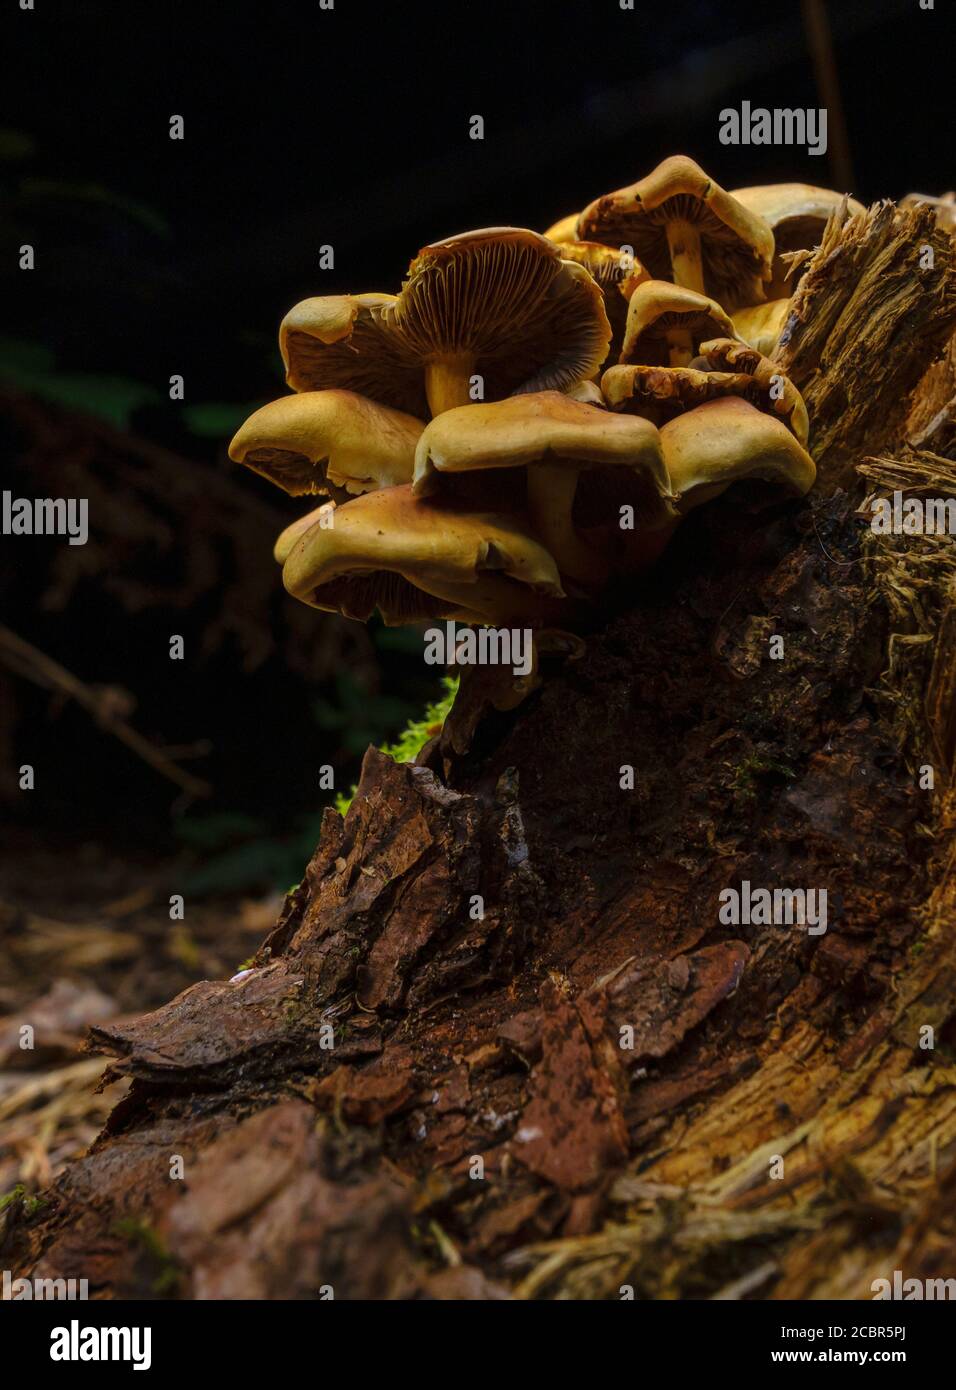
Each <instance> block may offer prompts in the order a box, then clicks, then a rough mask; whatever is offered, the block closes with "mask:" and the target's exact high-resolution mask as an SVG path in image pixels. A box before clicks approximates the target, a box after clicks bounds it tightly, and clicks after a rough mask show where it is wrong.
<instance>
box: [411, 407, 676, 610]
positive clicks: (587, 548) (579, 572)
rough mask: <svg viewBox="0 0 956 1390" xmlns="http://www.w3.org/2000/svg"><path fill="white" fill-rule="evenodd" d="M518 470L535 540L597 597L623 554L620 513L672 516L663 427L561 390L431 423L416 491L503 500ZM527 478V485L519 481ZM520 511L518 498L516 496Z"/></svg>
mask: <svg viewBox="0 0 956 1390" xmlns="http://www.w3.org/2000/svg"><path fill="white" fill-rule="evenodd" d="M503 469H505V470H509V471H508V472H507V473H506V474H504V475H503V476H504V479H505V481H506V482H510V481H512V480H513V478H514V470H525V472H524V475H523V476H524V484H525V486H524V492H523V494H522V495H521V496H520V497H519V498H518V501H517V504H518V505H520V506H522V507H523V506H525V505H526V506H527V509H528V516H529V520H530V523H531V526H532V527H533V529H534V533H535V535H537V537H538V538H539V539H540V540H541V541H542V543H543V544H544V545H545V546H546V547H547V549H548V550H549V551H550V553H551V554H552V555H553V556H554V559H555V561H556V562H557V566H558V569H559V571H560V573H561V575H562V576H565V577H567V578H568V579H571V580H573V581H574V582H575V583H576V584H577V585H580V586H583V587H584V588H585V589H587V590H589V591H591V590H593V589H594V588H595V587H599V586H600V585H601V584H603V583H604V582H605V581H606V580H607V578H608V575H609V573H610V572H611V570H612V569H614V568H615V567H616V565H617V561H618V558H619V557H618V555H617V553H616V552H617V551H619V550H620V549H622V545H621V544H620V542H621V539H622V538H621V529H620V526H619V521H620V509H621V507H622V506H623V505H625V504H628V505H630V506H631V507H633V508H634V512H635V515H639V516H640V518H641V524H642V526H644V527H645V528H646V527H652V526H656V525H658V524H659V523H660V522H661V521H662V520H663V519H664V518H665V517H667V518H670V517H672V516H673V508H672V507H671V505H670V500H669V495H668V481H667V474H666V470H665V468H664V461H663V458H662V455H661V448H660V439H659V436H658V432H657V430H656V428H655V427H654V426H653V425H652V424H650V423H649V422H648V421H647V420H642V419H640V418H638V417H637V416H633V415H612V414H610V413H609V412H608V411H606V410H603V409H596V408H595V407H594V406H593V405H587V404H585V403H583V402H581V401H575V400H572V399H570V398H569V397H568V396H566V395H561V394H559V393H558V392H555V391H542V392H537V393H536V394H534V395H530V396H514V397H512V398H511V399H510V400H505V401H497V402H493V403H489V404H484V405H470V406H461V407H459V408H458V409H456V410H448V411H446V412H445V413H444V414H442V415H439V416H438V417H437V418H436V419H434V420H432V422H431V424H430V425H428V427H427V428H426V430H425V432H424V433H423V434H422V437H421V439H420V440H419V443H418V449H417V451H416V456H415V482H414V490H415V492H416V494H418V495H426V494H431V493H433V492H434V491H435V490H436V489H440V490H441V491H440V495H444V496H447V495H449V493H450V494H451V495H456V494H458V493H459V492H460V486H459V485H460V483H461V482H462V481H463V480H471V481H472V483H473V484H474V486H473V488H472V490H471V492H470V494H469V495H470V496H471V497H472V498H474V497H476V496H489V495H495V494H497V495H498V496H500V497H505V496H508V495H509V493H508V492H507V490H506V489H505V488H502V487H501V486H500V485H499V484H498V483H497V480H496V478H493V477H491V476H488V475H492V474H495V475H498V476H500V470H503ZM520 480H521V479H520V477H519V478H518V481H519V482H520ZM510 496H511V498H512V502H513V503H514V500H515V499H514V494H513V490H512V492H511V493H510Z"/></svg>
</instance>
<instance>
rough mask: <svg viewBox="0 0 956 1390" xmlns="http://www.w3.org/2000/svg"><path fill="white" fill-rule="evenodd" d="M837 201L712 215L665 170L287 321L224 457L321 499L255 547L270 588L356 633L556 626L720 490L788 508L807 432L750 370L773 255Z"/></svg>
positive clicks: (739, 196)
mask: <svg viewBox="0 0 956 1390" xmlns="http://www.w3.org/2000/svg"><path fill="white" fill-rule="evenodd" d="M841 201H842V200H841V197H840V195H838V194H836V193H831V192H829V191H828V190H825V189H815V188H810V187H808V186H805V185H799V184H784V185H774V186H770V187H765V188H747V189H739V190H737V192H736V193H728V192H726V191H725V190H724V189H722V188H721V187H720V186H719V185H718V184H716V183H715V182H714V181H713V180H712V179H711V178H709V177H708V176H707V175H706V174H705V173H704V171H703V170H702V169H701V168H700V167H699V166H698V165H697V164H695V163H694V161H693V160H690V159H687V158H685V157H683V156H677V157H674V158H672V159H667V160H665V161H664V162H663V163H662V164H660V165H659V166H658V168H657V169H655V170H654V171H653V173H651V174H649V175H648V176H647V177H646V178H644V179H642V180H640V181H639V182H638V183H635V184H632V185H631V186H629V187H628V188H622V189H620V190H618V191H617V192H614V193H609V194H606V195H605V196H603V197H601V198H598V199H597V200H596V201H595V202H593V203H591V204H590V205H589V206H588V207H586V208H585V209H584V211H583V212H581V213H579V214H574V215H572V216H570V217H566V218H563V219H562V220H561V222H559V223H557V224H555V226H553V227H552V228H550V229H549V230H548V231H547V232H546V233H544V234H539V233H537V232H533V231H529V230H526V229H522V228H515V227H491V228H484V229H482V230H479V231H472V232H466V233H464V234H462V235H460V236H455V237H450V238H448V239H447V240H444V241H439V242H435V243H434V244H433V245H430V246H426V247H424V248H423V249H422V250H421V251H419V253H418V255H417V256H416V257H415V259H414V260H413V261H412V262H411V265H410V266H409V269H408V274H407V277H406V279H405V282H404V284H403V285H402V287H401V289H400V290H399V293H398V294H397V295H391V294H379V293H374V294H354V295H353V294H349V295H329V296H321V297H318V298H313V299H306V300H304V301H303V302H302V303H300V304H297V305H296V306H295V307H294V308H293V309H291V310H290V311H289V313H288V314H287V315H286V316H285V318H284V320H283V321H282V325H281V328H280V333H279V343H280V348H281V352H282V358H283V362H284V364H285V369H286V381H287V383H288V385H289V386H290V387H291V388H292V390H293V393H294V394H292V395H287V396H284V397H283V398H282V399H280V400H277V401H273V402H272V403H271V404H269V405H267V406H264V407H263V408H262V409H261V410H258V411H257V412H256V413H255V414H254V415H252V416H251V417H250V419H249V420H247V421H246V423H245V424H244V425H243V426H242V428H241V429H240V430H239V432H238V434H237V435H236V436H235V438H234V439H233V441H232V444H231V446H230V451H229V452H230V456H231V457H232V458H233V459H234V460H236V461H237V462H239V463H242V464H244V465H245V466H246V467H248V468H251V469H254V470H255V471H256V472H258V473H260V474H262V475H263V476H265V477H267V478H269V479H270V480H272V481H273V482H275V483H276V484H278V485H279V486H280V487H282V488H283V489H284V490H285V491H286V492H288V493H290V494H292V495H293V496H312V497H316V498H319V499H322V501H321V504H320V505H319V506H318V507H317V508H316V510H314V511H310V512H309V513H308V514H307V515H305V516H303V517H302V518H301V519H300V520H298V521H296V522H295V523H294V524H293V525H292V526H290V527H288V528H287V529H286V530H285V531H284V532H283V533H282V535H281V536H280V537H279V540H278V542H277V544H276V547H275V555H276V559H277V560H278V561H279V563H280V564H281V565H282V573H283V581H284V583H285V586H286V588H287V589H288V590H289V592H290V593H291V594H293V595H294V596H295V597H296V598H299V599H301V600H302V601H303V602H305V603H307V604H311V605H312V606H313V607H316V608H320V609H324V610H328V611H334V612H339V613H342V614H344V615H346V616H348V617H352V618H357V619H359V620H362V621H364V620H366V619H368V618H369V617H370V615H371V614H372V613H373V612H374V611H375V610H376V609H377V610H378V612H379V613H380V614H381V616H382V618H383V620H384V621H385V622H386V623H388V624H401V623H416V622H421V621H425V620H434V619H456V620H458V621H461V622H465V623H471V624H485V625H494V626H505V625H509V624H521V625H522V626H530V627H533V628H538V629H540V628H554V627H558V628H569V627H573V626H574V624H575V622H576V620H577V619H578V617H579V616H580V615H581V614H583V613H585V612H587V611H588V610H589V609H591V608H593V606H594V605H595V604H596V603H598V602H599V601H600V598H601V595H602V594H604V593H606V592H607V590H608V587H609V586H610V585H611V584H613V582H614V581H615V580H616V579H620V578H622V577H624V576H628V575H634V574H639V573H640V572H642V571H643V570H644V569H646V568H647V567H648V566H649V565H651V564H653V562H654V561H655V560H656V559H657V557H658V556H659V555H660V553H661V551H662V550H663V548H664V546H665V545H666V544H667V542H668V540H669V538H670V537H671V535H672V534H673V532H674V530H675V529H676V528H677V526H678V525H679V524H680V521H681V519H682V518H683V517H684V516H685V515H686V514H687V512H688V511H690V510H691V509H692V508H694V507H696V506H699V505H700V504H701V503H703V502H706V501H708V500H709V499H711V498H713V497H715V496H716V495H718V494H719V493H721V492H723V491H724V490H725V489H726V488H728V487H729V486H730V485H731V484H732V483H734V482H737V481H739V480H744V479H751V478H760V479H765V480H768V481H770V482H772V483H775V484H778V485H779V486H781V487H783V488H785V489H788V490H789V491H791V492H793V493H796V494H802V493H805V492H806V491H807V490H808V489H809V488H810V487H811V486H812V484H813V481H814V476H815V468H814V464H813V460H812V459H811V457H810V455H809V454H808V452H807V434H808V424H807V413H806V409H805V407H804V404H803V401H802V399H801V397H800V394H799V392H798V391H797V390H796V388H795V387H794V386H793V384H792V383H791V382H790V381H788V380H787V379H786V377H785V376H783V374H782V373H781V372H780V371H779V369H778V368H777V367H776V366H775V365H774V363H773V362H772V360H771V353H772V351H773V348H774V345H775V343H776V341H777V339H778V337H779V335H780V332H781V330H782V328H783V326H784V324H785V322H786V317H787V312H788V305H789V299H788V298H787V295H788V284H787V278H786V277H787V274H788V265H789V263H788V261H787V259H786V257H787V253H788V252H792V251H794V250H798V249H800V248H801V247H809V246H812V245H813V244H814V243H815V241H818V240H819V238H820V234H821V233H822V229H823V227H824V226H825V224H826V221H827V218H828V217H829V215H830V213H831V212H832V211H833V210H834V209H835V208H836V207H838V206H839V205H840V203H841Z"/></svg>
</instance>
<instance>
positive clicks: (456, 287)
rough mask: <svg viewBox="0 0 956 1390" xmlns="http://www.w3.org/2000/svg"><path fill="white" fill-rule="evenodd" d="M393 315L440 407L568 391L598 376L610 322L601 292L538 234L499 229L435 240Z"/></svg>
mask: <svg viewBox="0 0 956 1390" xmlns="http://www.w3.org/2000/svg"><path fill="white" fill-rule="evenodd" d="M386 315H387V321H388V324H389V327H390V329H391V331H392V332H394V333H395V334H396V336H397V337H399V338H400V339H401V341H402V344H403V347H404V348H405V349H406V350H408V351H410V352H412V353H414V354H415V355H417V357H418V358H419V360H420V361H421V362H422V364H423V367H424V373H425V391H426V394H427V396H428V403H429V406H430V408H431V412H432V414H433V415H439V414H440V413H441V412H442V411H444V410H450V409H453V408H454V407H455V406H460V405H467V404H468V403H469V402H470V401H473V400H474V399H475V397H474V394H473V393H472V389H471V381H472V377H473V376H479V377H480V378H481V380H482V383H483V396H482V399H484V400H489V399H490V400H499V399H501V398H502V397H503V396H508V395H518V394H524V393H526V392H532V391H544V390H549V389H551V390H561V389H562V388H563V387H566V386H572V385H574V383H575V382H577V381H581V380H583V379H584V378H586V377H589V376H591V375H593V373H594V372H595V371H596V370H597V368H598V367H599V366H600V365H601V363H602V362H603V361H604V359H605V357H606V356H607V350H608V344H609V342H610V337H611V330H610V325H609V324H608V321H607V314H606V313H605V310H604V301H603V296H602V295H601V291H600V289H599V287H598V286H597V284H596V283H595V281H594V280H593V279H592V277H591V275H590V274H589V273H588V271H587V270H586V269H585V267H584V266H583V265H579V264H578V263H577V262H574V261H566V260H563V259H562V257H561V253H560V249H559V248H558V247H556V246H554V245H553V244H552V243H551V242H550V241H547V240H546V239H545V238H544V237H542V236H539V235H538V233H537V232H530V231H527V230H524V229H522V228H517V227H490V228H486V229H484V230H482V231H477V232H465V233H463V234H462V235H461V236H456V237H449V238H448V240H446V241H439V242H436V243H435V244H434V245H432V246H426V247H425V248H424V249H423V250H422V251H420V252H419V253H418V256H417V257H416V258H415V260H414V261H413V262H412V264H411V266H410V267H409V271H408V278H407V279H406V281H405V284H404V285H403V286H402V290H401V293H400V294H399V296H398V298H397V299H396V301H395V304H394V305H392V306H391V307H390V308H389V309H388V310H386Z"/></svg>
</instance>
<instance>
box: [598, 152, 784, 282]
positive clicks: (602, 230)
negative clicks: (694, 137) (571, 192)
mask: <svg viewBox="0 0 956 1390" xmlns="http://www.w3.org/2000/svg"><path fill="white" fill-rule="evenodd" d="M678 218H679V219H681V220H684V221H687V222H691V223H693V224H694V225H695V226H696V228H697V230H698V232H699V234H700V239H701V255H702V260H703V269H704V283H705V285H706V287H707V289H708V290H709V291H710V293H711V294H712V295H713V296H714V297H715V298H716V299H717V300H719V301H720V302H721V303H722V304H724V303H726V304H728V305H730V306H733V305H735V304H738V303H748V302H749V303H755V302H756V301H757V300H758V299H759V298H760V297H761V291H760V282H761V281H762V280H768V279H769V278H770V272H771V262H772V259H773V251H774V241H773V233H772V231H771V230H770V228H769V226H768V225H767V223H766V222H765V221H764V219H763V218H762V217H761V216H760V215H759V214H758V213H755V212H752V211H751V210H750V209H749V208H747V207H746V206H744V204H743V203H742V202H740V201H739V200H738V199H737V198H735V197H734V196H733V195H732V194H730V193H728V192H726V190H725V189H723V188H721V186H720V185H719V184H718V183H715V182H714V180H713V179H712V178H710V177H709V175H707V174H706V173H705V172H704V170H703V169H702V168H701V167H700V165H699V164H697V163H696V162H695V161H694V160H693V159H689V158H688V157H687V156H686V155H674V156H672V157H671V158H670V159H665V160H663V161H662V162H661V163H660V164H659V165H658V166H657V168H656V169H654V170H653V171H652V172H651V173H650V174H648V175H647V177H646V178H643V179H639V180H638V181H637V183H633V184H630V185H629V186H628V187H626V188H620V189H617V190H616V191H615V192H614V193H606V194H604V195H603V197H601V198H596V199H595V201H594V202H593V203H591V204H589V206H588V207H586V208H585V209H584V211H583V212H582V213H581V216H580V218H579V219H578V227H577V231H578V236H579V237H581V238H582V239H583V240H589V241H603V242H606V243H607V244H608V245H613V246H621V245H629V246H633V248H634V253H635V255H636V256H637V257H638V259H639V260H640V261H641V262H642V263H643V264H644V265H645V266H646V267H647V269H648V270H649V272H650V273H651V275H653V276H655V277H656V278H658V279H666V278H668V276H669V274H670V252H669V248H668V243H667V235H666V228H667V224H668V222H670V221H672V220H674V219H678Z"/></svg>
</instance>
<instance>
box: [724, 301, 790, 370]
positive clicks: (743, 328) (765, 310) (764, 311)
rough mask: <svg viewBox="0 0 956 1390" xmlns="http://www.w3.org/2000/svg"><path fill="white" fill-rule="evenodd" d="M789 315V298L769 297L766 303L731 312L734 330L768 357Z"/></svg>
mask: <svg viewBox="0 0 956 1390" xmlns="http://www.w3.org/2000/svg"><path fill="white" fill-rule="evenodd" d="M789 317H790V300H789V299H771V300H769V301H768V302H767V303H766V304H753V305H751V306H750V307H749V308H747V309H736V310H735V311H734V314H733V325H734V332H735V333H736V335H737V337H738V338H740V339H741V340H742V341H743V342H745V343H747V344H748V346H750V347H752V348H756V349H757V351H758V352H762V353H763V354H764V356H765V357H770V356H771V355H772V353H773V350H774V348H775V347H776V346H777V344H778V343H779V342H780V339H781V337H782V335H783V331H784V329H785V328H786V326H787V320H788V319H789Z"/></svg>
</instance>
